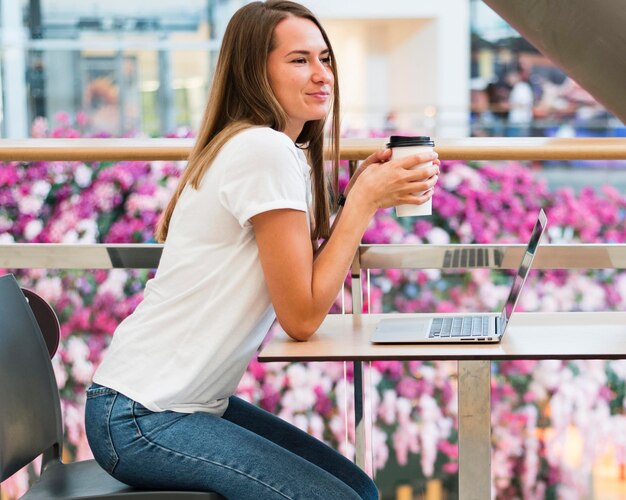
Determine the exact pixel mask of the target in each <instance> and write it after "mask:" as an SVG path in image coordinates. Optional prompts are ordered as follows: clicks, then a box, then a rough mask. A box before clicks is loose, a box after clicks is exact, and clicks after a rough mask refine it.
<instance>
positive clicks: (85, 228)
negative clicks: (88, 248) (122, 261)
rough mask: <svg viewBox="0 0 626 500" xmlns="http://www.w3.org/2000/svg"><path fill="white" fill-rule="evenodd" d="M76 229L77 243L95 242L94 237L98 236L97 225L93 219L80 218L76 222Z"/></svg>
mask: <svg viewBox="0 0 626 500" xmlns="http://www.w3.org/2000/svg"><path fill="white" fill-rule="evenodd" d="M76 231H77V233H78V235H79V236H78V243H96V237H97V236H98V225H97V224H96V221H95V220H92V219H81V220H80V221H78V224H76Z"/></svg>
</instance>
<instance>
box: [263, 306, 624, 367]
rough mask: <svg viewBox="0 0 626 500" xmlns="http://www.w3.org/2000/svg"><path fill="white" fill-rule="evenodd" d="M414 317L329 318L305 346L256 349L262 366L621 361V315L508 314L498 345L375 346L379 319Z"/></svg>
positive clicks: (283, 339) (282, 339)
mask: <svg viewBox="0 0 626 500" xmlns="http://www.w3.org/2000/svg"><path fill="white" fill-rule="evenodd" d="M420 316H423V315H420V314H363V315H351V314H346V315H341V314H331V315H329V316H328V317H327V318H326V320H324V322H323V323H322V325H321V326H320V328H319V329H318V331H317V332H316V333H315V335H313V337H311V338H310V339H309V340H308V341H307V342H297V341H294V340H292V339H291V338H289V337H288V336H287V334H286V333H285V332H284V331H282V330H281V331H279V332H278V333H277V334H276V335H275V336H274V338H273V339H272V340H271V341H270V342H269V343H268V344H267V345H266V346H265V347H264V348H263V349H262V351H261V353H260V354H259V360H260V361H264V362H268V361H374V360H406V359H419V360H509V359H620V358H626V313H624V312H557V313H514V314H513V316H512V318H511V322H510V324H509V327H508V329H507V332H506V334H505V336H504V338H503V340H502V342H500V343H499V344H476V343H471V344H439V345H436V344H433V345H424V344H421V345H420V344H402V345H399V344H396V345H377V344H372V343H371V342H370V341H369V339H370V337H371V335H372V333H373V332H374V330H375V328H376V325H377V324H378V322H379V321H380V320H381V319H382V318H398V317H402V318H409V317H416V318H418V317H420Z"/></svg>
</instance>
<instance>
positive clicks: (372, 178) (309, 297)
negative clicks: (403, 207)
mask: <svg viewBox="0 0 626 500" xmlns="http://www.w3.org/2000/svg"><path fill="white" fill-rule="evenodd" d="M435 158H436V156H435V155H434V154H432V153H423V154H420V155H416V156H413V157H408V158H403V159H402V160H397V161H389V162H387V163H374V164H371V165H369V166H368V167H367V169H365V170H364V171H363V172H362V173H361V175H360V176H359V178H358V179H356V181H355V182H354V185H353V186H352V188H351V190H350V196H349V197H348V198H347V201H346V205H345V206H344V208H343V210H342V213H341V217H340V218H339V220H337V221H336V223H335V224H334V229H333V232H332V234H331V236H330V237H329V238H328V239H327V241H326V242H325V245H324V247H323V248H322V249H320V250H319V251H318V253H317V255H316V258H315V260H314V259H313V248H312V246H311V240H310V234H309V228H308V227H307V221H306V216H305V214H304V212H300V211H297V210H289V209H280V210H271V211H268V212H263V213H261V214H258V215H255V216H254V217H253V218H252V226H253V228H254V232H255V237H256V240H257V245H258V247H259V256H260V259H261V264H262V266H263V272H264V274H265V279H266V282H267V286H268V289H269V293H270V296H271V299H272V304H273V305H274V310H275V311H276V316H277V318H278V321H279V323H280V324H281V326H282V327H283V329H284V330H285V331H286V332H287V334H289V335H290V336H291V337H293V338H294V339H296V340H306V339H308V338H309V337H310V336H311V335H312V334H313V333H314V332H315V331H316V330H317V328H318V327H319V325H320V324H321V322H322V321H323V319H324V318H325V317H326V314H327V313H328V311H329V309H330V307H331V306H332V304H333V302H334V300H335V298H336V297H337V294H338V293H339V290H340V289H341V285H342V283H343V280H344V279H345V276H346V273H347V270H348V269H349V267H350V264H351V263H352V259H353V257H354V253H355V252H356V250H357V248H358V246H359V244H360V242H361V238H362V236H363V233H364V232H365V229H366V228H367V225H368V224H369V221H370V219H371V218H372V217H373V216H374V214H375V213H376V210H377V209H379V208H386V207H390V206H394V205H398V204H401V203H413V204H421V203H424V202H425V201H427V200H428V199H429V198H430V197H431V196H432V188H433V186H434V185H435V183H436V182H437V174H438V172H439V168H438V166H437V165H433V166H432V167H428V168H424V169H417V170H410V168H411V167H413V166H415V165H418V164H420V163H425V162H427V161H430V160H433V159H435ZM423 191H427V192H426V193H425V194H424V195H422V196H415V195H414V194H412V193H416V192H423Z"/></svg>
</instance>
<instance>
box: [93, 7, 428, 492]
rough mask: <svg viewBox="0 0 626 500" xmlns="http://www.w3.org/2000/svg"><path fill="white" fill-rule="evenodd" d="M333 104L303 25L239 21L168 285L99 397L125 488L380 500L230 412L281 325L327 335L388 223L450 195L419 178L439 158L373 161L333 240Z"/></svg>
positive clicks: (178, 199)
mask: <svg viewBox="0 0 626 500" xmlns="http://www.w3.org/2000/svg"><path fill="white" fill-rule="evenodd" d="M338 101H339V94H338V85H337V74H336V67H335V64H334V59H333V52H332V48H331V45H330V43H329V41H328V38H327V36H326V34H325V32H324V30H323V29H322V27H321V25H320V24H319V22H318V21H317V20H316V19H315V17H313V15H312V14H311V13H310V12H309V11H308V10H307V9H306V8H304V7H302V6H300V5H298V4H295V3H292V2H286V1H270V2H267V3H262V2H255V3H252V4H248V5H246V6H244V7H243V8H241V9H240V10H239V11H238V12H237V13H236V14H235V15H234V17H233V18H232V20H231V21H230V23H229V25H228V28H227V30H226V33H225V35H224V40H223V45H222V49H221V52H220V57H219V61H218V64H217V69H216V73H215V79H214V82H213V87H212V91H211V95H210V98H209V102H208V105H207V109H206V113H205V116H204V120H203V126H202V130H201V131H200V134H199V137H198V140H197V143H196V145H195V148H194V150H193V151H192V153H191V156H190V159H189V164H188V166H187V169H186V170H185V172H184V174H183V176H182V178H181V180H180V184H179V186H178V189H177V190H176V192H175V194H174V196H173V198H172V200H171V201H170V203H169V206H168V207H167V208H166V210H165V212H164V214H163V217H162V220H161V222H160V226H159V228H158V237H159V239H160V240H161V241H165V245H164V249H163V255H162V257H161V261H160V263H159V267H158V270H157V273H156V276H155V278H154V279H153V280H151V281H149V282H148V284H147V286H146V290H145V294H144V300H143V302H142V303H141V304H140V305H139V306H138V307H137V309H136V310H135V312H134V313H133V314H132V315H131V316H129V317H128V318H127V319H126V320H124V321H123V322H122V323H121V324H120V326H119V327H118V329H117V330H116V332H115V335H114V337H113V340H112V343H111V346H110V347H109V349H108V352H107V354H106V356H105V358H104V360H103V362H102V364H101V365H100V367H99V369H98V370H97V372H96V374H95V376H94V385H93V386H92V387H91V388H90V389H89V390H88V393H87V398H88V399H87V407H86V425H87V434H88V438H89V442H90V445H91V447H92V449H93V452H94V455H95V457H96V460H97V461H98V462H99V463H100V464H101V465H102V467H104V468H105V469H106V470H107V471H108V472H109V473H110V474H112V475H113V476H114V477H116V478H118V479H119V480H121V481H123V482H126V483H128V484H131V485H134V486H138V487H145V488H162V489H163V488H169V489H188V490H212V491H217V492H219V493H221V494H222V495H224V496H225V497H227V498H232V499H237V500H240V499H248V498H250V499H255V500H259V499H274V498H276V499H278V498H280V499H285V498H306V499H318V498H319V499H324V500H328V499H334V498H336V499H349V498H355V499H356V498H368V499H372V498H378V493H377V490H376V487H375V485H374V483H373V482H372V481H371V480H370V479H369V477H368V476H367V475H366V474H364V473H363V472H362V471H361V470H360V469H358V468H357V467H356V466H355V465H354V464H352V462H350V461H349V460H347V459H345V458H344V457H343V456H341V455H340V454H338V453H336V452H335V451H334V450H332V449H330V448H329V447H327V446H326V445H324V444H323V443H321V442H319V441H317V440H316V439H314V438H312V437H310V436H309V435H308V434H306V433H304V432H302V431H300V430H298V429H296V428H295V427H293V426H291V425H289V424H287V423H286V422H284V421H282V420H280V419H279V418H277V417H274V416H273V415H270V414H268V413H267V412H264V411H262V410H260V409H258V408H256V407H254V406H252V405H250V404H248V403H246V402H244V401H242V400H241V399H239V398H237V397H235V396H233V393H234V391H235V388H236V386H237V384H238V382H239V380H240V378H241V376H242V375H243V373H244V371H245V369H246V366H247V364H248V363H249V361H250V359H251V357H252V356H253V354H254V352H255V350H256V349H257V348H258V347H259V345H260V343H261V341H262V339H263V337H264V336H265V334H266V333H267V330H268V328H269V327H270V325H271V323H272V321H273V320H274V318H275V317H277V319H278V321H279V322H280V324H281V326H282V327H283V328H284V329H285V331H286V332H287V333H288V334H289V335H290V336H292V337H293V338H294V339H296V340H306V339H307V338H309V337H310V336H311V335H312V334H313V333H314V332H315V330H316V329H317V327H318V326H319V324H320V323H321V321H322V319H323V318H324V317H325V315H326V314H327V312H328V310H329V308H330V307H331V304H332V303H333V301H334V300H335V298H336V296H337V294H338V292H339V290H340V288H341V285H342V283H343V280H344V278H345V275H346V272H347V270H348V268H349V266H350V263H351V261H352V257H353V255H354V253H355V251H356V250H357V247H358V245H359V242H360V239H361V236H362V235H363V232H364V230H365V228H366V226H367V224H368V222H369V221H370V219H371V218H372V216H373V215H374V213H375V212H376V210H377V209H378V208H381V207H390V206H393V205H396V204H399V203H416V204H419V203H423V202H425V201H426V200H427V199H429V198H430V197H431V195H432V188H433V186H434V184H435V183H436V181H437V174H438V165H437V163H438V162H437V161H436V160H435V165H434V166H433V167H431V168H428V169H420V170H416V171H412V170H410V167H412V166H414V165H416V164H419V163H424V162H426V161H430V160H433V159H435V155H431V154H426V155H420V156H416V157H413V158H408V159H405V160H402V161H388V160H389V157H390V153H389V152H388V151H387V152H379V153H376V154H374V155H372V156H371V157H370V158H368V159H367V160H366V161H365V162H364V163H363V165H362V166H361V167H360V168H359V170H358V172H357V174H358V175H355V176H354V178H353V179H352V180H351V182H350V185H349V186H348V189H347V190H346V193H344V196H345V199H346V201H345V206H344V207H343V209H342V210H341V213H340V214H339V215H338V217H336V219H335V223H334V225H333V227H332V228H330V227H329V206H328V205H329V204H328V196H327V193H326V189H325V180H324V174H323V165H322V151H323V129H324V122H325V119H326V116H327V115H328V114H329V113H330V110H331V109H332V133H333V138H334V146H335V154H334V160H335V168H336V164H337V147H336V146H337V132H338V125H339V119H338V111H337V107H338V106H337V105H338ZM333 102H334V105H333ZM305 152H306V154H305ZM307 160H308V163H307ZM309 164H310V167H309ZM424 191H426V194H424V195H421V196H414V195H412V194H411V193H415V192H424ZM320 238H322V239H325V243H324V244H323V245H322V246H321V248H319V249H315V248H314V245H313V244H312V241H316V240H318V239H320ZM274 311H275V312H274Z"/></svg>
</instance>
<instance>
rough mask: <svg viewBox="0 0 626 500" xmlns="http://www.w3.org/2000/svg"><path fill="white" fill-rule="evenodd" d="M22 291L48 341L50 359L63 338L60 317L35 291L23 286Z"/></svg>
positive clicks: (44, 337) (45, 339)
mask: <svg viewBox="0 0 626 500" xmlns="http://www.w3.org/2000/svg"><path fill="white" fill-rule="evenodd" d="M22 293H23V294H24V296H25V297H26V300H27V301H28V305H29V306H30V309H31V311H33V315H34V316H35V319H36V320H37V324H38V325H39V329H40V330H41V334H42V335H43V339H44V341H45V342H46V347H47V348H48V354H49V355H50V359H52V358H53V356H54V354H55V353H56V352H57V349H58V348H59V341H60V340H61V325H59V318H58V317H57V315H56V313H55V312H54V309H52V307H50V304H48V303H47V302H46V301H45V300H44V299H43V298H42V297H40V296H39V295H37V294H36V293H35V292H33V291H32V290H29V289H27V288H22Z"/></svg>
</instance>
